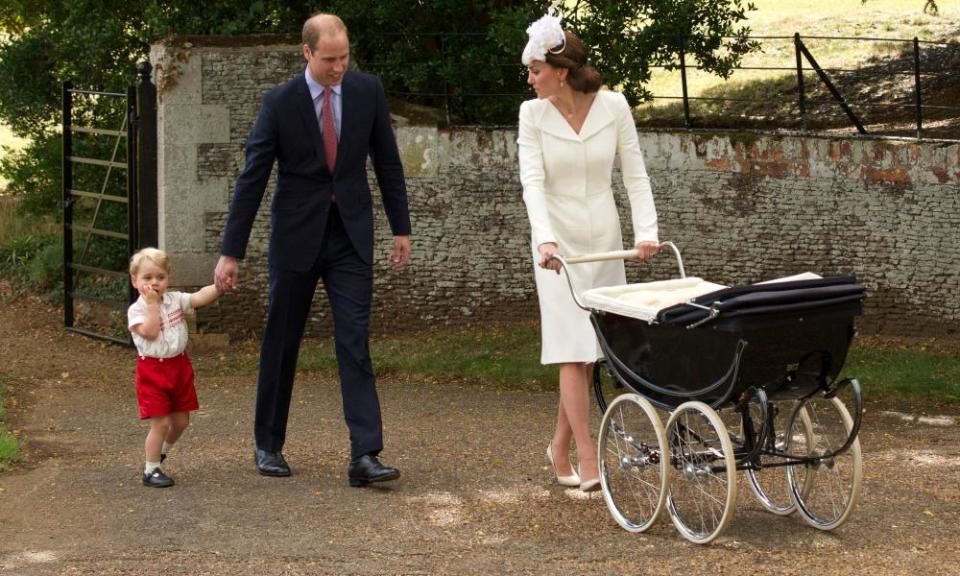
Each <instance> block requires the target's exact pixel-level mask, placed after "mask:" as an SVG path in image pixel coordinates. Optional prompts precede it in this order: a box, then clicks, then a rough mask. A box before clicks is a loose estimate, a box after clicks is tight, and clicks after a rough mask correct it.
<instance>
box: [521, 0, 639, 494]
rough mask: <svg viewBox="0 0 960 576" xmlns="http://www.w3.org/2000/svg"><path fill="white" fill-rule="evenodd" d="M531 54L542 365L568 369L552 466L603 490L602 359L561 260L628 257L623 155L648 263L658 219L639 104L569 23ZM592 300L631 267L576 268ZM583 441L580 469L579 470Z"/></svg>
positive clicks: (525, 142)
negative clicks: (616, 172) (605, 78)
mask: <svg viewBox="0 0 960 576" xmlns="http://www.w3.org/2000/svg"><path fill="white" fill-rule="evenodd" d="M527 32H528V34H529V35H530V42H529V43H528V44H527V47H526V49H525V50H524V54H523V63H524V64H525V65H526V66H527V68H528V71H529V74H528V78H527V83H528V84H530V86H532V87H533V89H534V91H535V92H536V94H537V99H535V100H528V101H526V102H524V103H523V104H522V105H521V106H520V127H519V137H518V139H517V143H518V145H519V159H520V181H521V183H522V185H523V201H524V203H525V204H526V207H527V214H528V216H529V218H530V227H531V250H532V256H533V259H534V262H535V263H536V264H535V266H534V274H535V278H536V284H537V296H538V299H539V302H540V324H541V339H542V348H541V358H540V361H541V362H542V363H544V364H560V403H559V408H558V410H557V425H556V430H555V431H554V434H553V439H552V441H551V442H550V445H549V446H548V447H547V459H548V460H549V461H550V463H551V464H552V466H553V469H554V473H555V475H556V477H557V481H558V482H559V483H560V484H562V485H565V486H579V487H580V489H581V490H584V491H592V490H598V489H599V487H600V484H599V470H598V466H597V454H596V451H595V445H594V443H593V440H592V439H591V435H590V428H589V414H588V410H589V408H590V403H589V395H588V391H589V383H590V378H591V374H592V371H593V363H594V362H595V361H596V360H597V359H598V358H600V357H601V355H602V354H601V352H600V348H599V345H598V343H597V339H596V335H595V334H594V331H593V328H592V326H591V325H590V319H589V315H588V314H587V313H586V312H584V311H583V310H581V309H580V308H579V307H577V305H576V304H575V303H574V301H573V298H572V297H571V295H570V291H569V288H568V286H567V281H566V279H564V278H563V277H562V276H560V275H559V271H560V264H559V262H558V261H557V260H552V259H551V256H552V255H554V254H565V255H573V254H587V253H592V252H604V251H610V250H622V249H623V239H622V236H621V233H620V218H619V216H618V214H617V207H616V203H615V201H614V195H613V189H612V173H613V164H614V157H615V156H619V157H620V166H621V170H622V173H623V183H624V186H625V187H626V189H627V192H628V196H629V199H630V207H631V211H632V222H633V229H634V237H635V240H636V242H635V245H636V248H637V250H638V256H639V258H641V259H644V260H646V259H648V258H650V257H651V256H653V255H654V254H655V253H656V252H657V214H656V209H655V208H654V204H653V195H652V193H651V190H650V180H649V178H648V177H647V173H646V168H645V167H644V163H643V156H642V155H641V153H640V147H639V144H638V139H637V130H636V126H635V125H634V122H633V115H632V114H631V111H630V106H629V105H628V104H627V101H626V99H625V98H624V97H623V95H621V94H619V93H616V92H609V91H601V90H600V85H601V81H600V75H599V73H598V72H597V71H596V69H594V68H593V66H591V65H590V63H589V61H588V59H587V54H586V50H585V48H584V46H583V43H582V42H581V41H580V39H579V38H577V37H576V35H574V34H572V33H570V32H565V31H563V29H562V28H561V26H560V21H559V19H557V18H555V17H553V16H550V15H548V16H544V17H543V18H541V19H540V20H538V21H537V22H535V23H534V24H533V25H531V26H530V28H529V29H528V30H527ZM567 272H568V273H569V274H570V276H571V280H572V281H573V286H574V287H575V289H576V290H577V291H578V292H583V291H585V290H588V289H590V288H594V287H597V286H613V285H619V284H625V283H626V274H625V272H624V266H623V261H621V260H614V261H608V262H599V263H592V264H577V265H572V266H569V267H568V268H567ZM571 437H572V438H573V439H574V441H575V442H576V447H577V455H578V459H579V466H578V470H574V469H573V467H572V465H571V463H570V439H571Z"/></svg>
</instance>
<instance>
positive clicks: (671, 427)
mask: <svg viewBox="0 0 960 576" xmlns="http://www.w3.org/2000/svg"><path fill="white" fill-rule="evenodd" d="M666 434H667V446H668V447H669V449H670V463H671V466H672V468H673V471H672V473H671V477H670V485H669V486H670V488H669V490H668V492H667V510H669V512H670V518H671V519H672V520H673V524H674V526H676V528H677V530H679V531H680V533H681V534H683V536H684V538H686V539H687V540H690V541H691V542H695V543H697V544H707V543H709V542H712V541H713V540H714V539H715V538H716V537H717V536H719V535H720V534H721V533H722V532H723V530H724V528H726V526H727V524H728V523H729V522H730V519H731V518H732V517H733V509H734V505H735V504H736V500H737V476H736V472H737V466H736V459H735V457H734V453H733V444H732V442H730V437H729V435H728V433H727V427H726V426H725V425H724V424H723V421H722V420H720V416H718V415H717V413H716V412H715V411H714V410H713V408H710V407H709V406H707V405H706V404H704V403H703V402H697V401H693V402H685V403H683V404H681V405H680V406H678V407H677V408H676V410H674V411H673V412H672V413H671V414H670V419H669V420H668V421H667V430H666Z"/></svg>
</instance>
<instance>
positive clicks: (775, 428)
mask: <svg viewBox="0 0 960 576" xmlns="http://www.w3.org/2000/svg"><path fill="white" fill-rule="evenodd" d="M794 404H797V402H793V403H792V404H791V403H787V402H778V403H774V404H771V405H770V406H769V408H768V416H767V418H769V419H770V421H771V423H772V424H771V427H772V429H771V430H769V431H768V433H772V434H773V437H772V438H769V439H768V440H767V442H768V443H769V448H771V449H772V451H774V452H775V453H786V452H787V430H788V425H789V420H790V417H791V416H792V415H793V412H794V409H795V407H794ZM770 411H772V412H770ZM798 415H799V418H800V422H799V426H798V427H797V429H796V430H794V433H795V434H802V435H803V436H802V438H800V439H798V441H797V442H802V443H803V444H802V445H809V444H812V443H813V441H814V436H813V425H812V424H811V423H810V417H809V416H808V415H807V412H806V410H800V411H799V413H798ZM741 426H742V423H741ZM797 442H794V445H796V444H797ZM764 454H766V452H765V453H764ZM788 468H792V466H775V467H766V468H760V469H759V470H753V469H748V470H747V480H748V481H749V483H750V489H751V490H753V493H754V495H755V496H756V497H757V500H759V501H760V504H761V505H763V507H764V508H765V509H766V510H767V511H768V512H772V513H773V514H776V515H778V516H787V515H789V514H792V513H793V512H794V511H795V510H796V509H797V505H796V504H795V503H794V501H793V498H792V497H791V496H790V490H791V488H790V481H789V480H788V479H787V469H788ZM812 480H813V475H808V481H806V482H805V483H804V486H803V487H802V490H801V494H804V495H806V494H809V491H810V487H811V486H812V485H813V482H812Z"/></svg>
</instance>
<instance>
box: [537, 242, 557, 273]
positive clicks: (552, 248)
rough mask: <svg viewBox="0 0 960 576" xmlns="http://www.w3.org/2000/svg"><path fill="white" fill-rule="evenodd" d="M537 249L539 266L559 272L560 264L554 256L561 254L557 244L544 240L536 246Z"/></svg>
mask: <svg viewBox="0 0 960 576" xmlns="http://www.w3.org/2000/svg"><path fill="white" fill-rule="evenodd" d="M537 250H539V251H540V267H541V268H546V269H547V270H553V271H554V272H556V273H557V274H559V273H560V266H561V264H560V261H559V260H557V259H556V256H562V254H560V250H558V247H557V245H556V244H554V243H553V242H544V243H543V244H541V245H540V246H538V247H537Z"/></svg>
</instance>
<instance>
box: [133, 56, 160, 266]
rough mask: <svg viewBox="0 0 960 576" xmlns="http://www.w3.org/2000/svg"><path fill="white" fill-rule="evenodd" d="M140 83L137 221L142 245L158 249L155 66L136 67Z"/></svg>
mask: <svg viewBox="0 0 960 576" xmlns="http://www.w3.org/2000/svg"><path fill="white" fill-rule="evenodd" d="M137 70H138V72H139V75H140V83H139V85H138V86H137V131H136V133H137V151H136V156H137V191H138V198H137V211H136V212H135V214H136V215H137V220H138V221H139V245H138V246H136V248H143V247H144V246H156V245H157V243H158V242H159V237H158V236H159V234H158V228H157V210H158V206H157V87H156V86H155V85H154V84H153V81H152V80H151V77H150V75H151V72H152V70H153V67H152V66H150V63H149V62H141V63H140V64H139V65H138V66H137Z"/></svg>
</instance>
